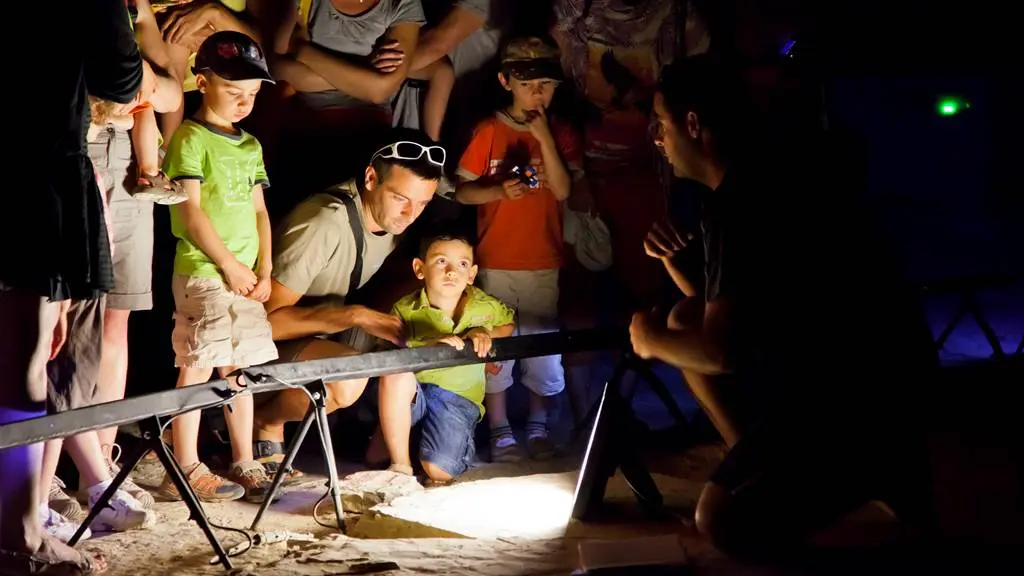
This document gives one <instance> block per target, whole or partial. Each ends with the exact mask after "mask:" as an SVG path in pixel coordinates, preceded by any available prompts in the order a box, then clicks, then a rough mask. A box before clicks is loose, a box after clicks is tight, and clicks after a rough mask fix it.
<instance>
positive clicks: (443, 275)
mask: <svg viewBox="0 0 1024 576" xmlns="http://www.w3.org/2000/svg"><path fill="white" fill-rule="evenodd" d="M412 269H413V271H414V272H416V277H417V278H419V279H420V280H423V282H424V284H426V287H427V296H428V297H436V296H441V297H456V296H459V295H461V294H462V292H463V291H465V289H466V286H467V285H468V284H472V283H473V280H475V279H476V271H477V268H476V264H473V247H472V246H470V245H469V244H466V242H465V241H463V240H438V241H436V242H432V243H431V244H430V246H429V247H428V248H427V255H426V260H420V259H419V258H416V259H415V260H413V261H412Z"/></svg>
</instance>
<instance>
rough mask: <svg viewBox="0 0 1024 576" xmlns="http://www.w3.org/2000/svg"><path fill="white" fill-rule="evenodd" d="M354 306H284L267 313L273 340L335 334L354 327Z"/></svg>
mask: <svg viewBox="0 0 1024 576" xmlns="http://www.w3.org/2000/svg"><path fill="white" fill-rule="evenodd" d="M356 316H357V307H356V306H340V307H339V306H315V307H306V306H285V307H283V308H278V309H277V310H274V311H273V312H271V313H270V314H269V315H267V320H269V321H270V327H271V330H272V331H273V338H274V340H275V341H280V340H293V339H295V338H307V337H309V336H323V335H326V334H337V333H338V332H342V331H345V330H347V329H349V328H354V327H356V325H357V324H356Z"/></svg>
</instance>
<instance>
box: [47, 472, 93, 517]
mask: <svg viewBox="0 0 1024 576" xmlns="http://www.w3.org/2000/svg"><path fill="white" fill-rule="evenodd" d="M66 488H67V486H66V485H65V484H64V482H62V481H61V479H60V478H57V477H56V476H54V477H53V480H50V497H49V498H48V504H49V506H50V510H53V511H54V512H56V513H57V514H60V515H61V516H63V517H64V518H66V519H67V520H68V521H70V522H77V523H81V522H82V520H85V517H86V516H87V515H88V514H89V513H88V512H87V511H86V510H84V509H83V508H82V505H81V504H79V503H78V502H77V501H75V499H74V498H72V497H71V496H68V494H67V492H65V491H64V490H65V489H66Z"/></svg>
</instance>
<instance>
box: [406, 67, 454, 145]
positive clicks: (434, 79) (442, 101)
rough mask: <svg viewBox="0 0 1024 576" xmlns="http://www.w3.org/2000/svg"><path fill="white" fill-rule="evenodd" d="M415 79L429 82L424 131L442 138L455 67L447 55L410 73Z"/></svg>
mask: <svg viewBox="0 0 1024 576" xmlns="http://www.w3.org/2000/svg"><path fill="white" fill-rule="evenodd" d="M409 77H410V78H413V79H415V80H426V81H428V82H429V86H428V88H427V93H426V95H425V96H424V98H423V122H422V124H423V125H422V128H423V131H424V132H426V133H427V136H430V137H431V138H432V139H433V140H440V139H441V125H442V124H444V115H445V112H447V110H448V98H449V97H450V96H451V94H452V88H453V87H454V86H455V69H454V68H452V63H451V61H450V60H449V59H448V57H447V56H445V57H444V58H441V59H440V60H438V61H436V62H434V63H433V64H431V65H430V66H427V67H426V68H423V69H422V70H417V71H416V72H412V73H410V74H409Z"/></svg>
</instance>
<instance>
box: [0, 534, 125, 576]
mask: <svg viewBox="0 0 1024 576" xmlns="http://www.w3.org/2000/svg"><path fill="white" fill-rule="evenodd" d="M60 548H66V549H67V550H70V551H71V552H74V553H75V554H77V555H78V559H77V560H75V559H71V558H69V557H68V556H69V555H68V553H67V552H64V551H62V550H60ZM106 571H107V559H106V558H105V557H104V556H103V555H102V554H95V553H88V552H79V551H77V550H75V549H74V548H70V547H68V546H67V545H65V544H63V543H61V542H59V541H58V540H57V539H56V538H54V537H53V536H50V535H49V534H44V535H43V540H42V543H41V544H40V545H39V549H38V550H36V552H35V553H34V554H27V553H25V552H11V551H8V550H0V576H27V575H31V574H45V575H47V576H90V575H92V574H101V573H103V572H106Z"/></svg>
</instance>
